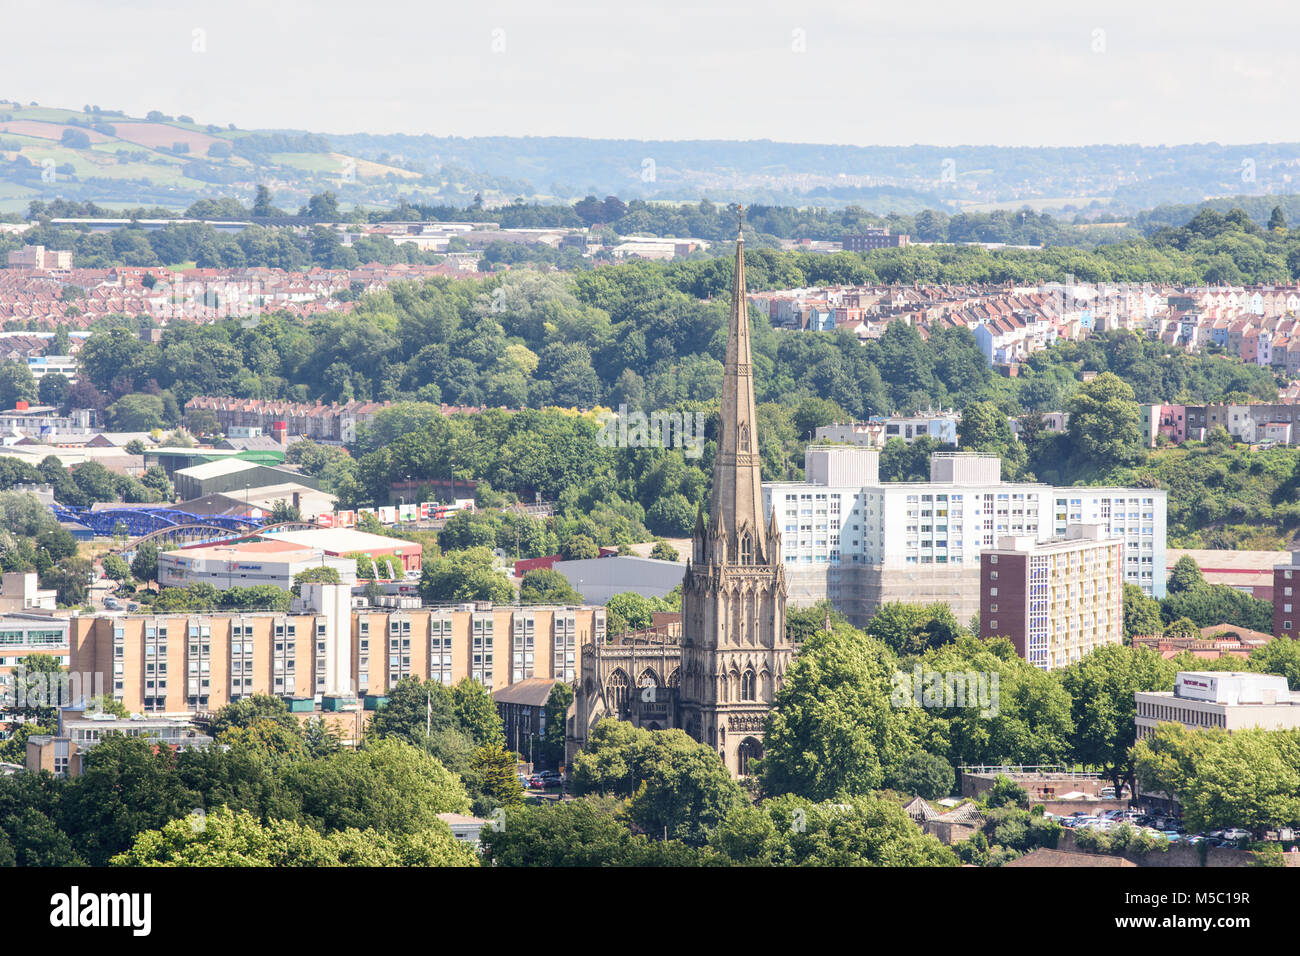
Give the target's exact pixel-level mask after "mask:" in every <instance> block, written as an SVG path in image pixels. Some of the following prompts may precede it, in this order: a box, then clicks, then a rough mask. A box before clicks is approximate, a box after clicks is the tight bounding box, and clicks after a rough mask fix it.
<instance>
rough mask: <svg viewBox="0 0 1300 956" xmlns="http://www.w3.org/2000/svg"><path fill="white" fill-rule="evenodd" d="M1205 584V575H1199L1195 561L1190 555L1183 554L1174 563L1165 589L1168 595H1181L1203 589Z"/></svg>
mask: <svg viewBox="0 0 1300 956" xmlns="http://www.w3.org/2000/svg"><path fill="white" fill-rule="evenodd" d="M1205 583H1206V581H1205V575H1204V574H1202V573H1201V568H1200V566H1199V565H1198V564H1197V563H1196V559H1195V558H1193V557H1192V556H1191V555H1190V554H1185V555H1183V556H1182V557H1181V558H1179V559H1178V560H1177V561H1175V562H1174V566H1173V568H1172V569H1170V571H1169V583H1168V585H1167V588H1168V592H1169V593H1170V594H1182V593H1184V592H1186V591H1194V590H1195V589H1197V588H1201V587H1204V586H1205Z"/></svg>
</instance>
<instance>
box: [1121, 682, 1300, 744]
mask: <svg viewBox="0 0 1300 956" xmlns="http://www.w3.org/2000/svg"><path fill="white" fill-rule="evenodd" d="M1134 698H1135V702H1136V705H1137V714H1136V716H1135V718H1134V722H1135V724H1136V726H1137V739H1138V740H1141V739H1143V738H1144V737H1149V736H1151V734H1152V733H1153V732H1154V731H1155V729H1156V727H1157V726H1158V725H1159V724H1162V723H1175V724H1182V725H1183V726H1184V727H1186V728H1188V729H1189V730H1199V729H1205V728H1209V727H1217V728H1218V729H1220V730H1228V731H1232V730H1251V729H1254V728H1260V729H1263V730H1295V729H1297V728H1300V695H1296V694H1294V693H1292V692H1291V691H1290V690H1289V689H1288V688H1287V683H1286V678H1285V677H1280V676H1278V675H1276V674H1255V673H1247V672H1241V671H1180V672H1179V673H1178V677H1177V678H1176V679H1175V681H1174V689H1173V690H1172V691H1139V692H1138V693H1136V694H1134Z"/></svg>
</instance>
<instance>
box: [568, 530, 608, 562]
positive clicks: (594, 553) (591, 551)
mask: <svg viewBox="0 0 1300 956" xmlns="http://www.w3.org/2000/svg"><path fill="white" fill-rule="evenodd" d="M560 554H561V555H562V556H563V558H564V560H565V561H587V560H590V559H592V558H598V557H600V547H599V546H598V545H597V544H596V542H595V541H593V540H591V538H589V537H587V536H586V535H585V534H575V535H573V536H572V537H570V538H569V539H568V540H566V541H565V542H564V544H562V545H560Z"/></svg>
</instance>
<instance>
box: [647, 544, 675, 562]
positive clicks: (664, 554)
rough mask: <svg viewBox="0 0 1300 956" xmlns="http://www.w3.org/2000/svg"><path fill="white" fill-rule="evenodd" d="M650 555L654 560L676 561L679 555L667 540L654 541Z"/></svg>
mask: <svg viewBox="0 0 1300 956" xmlns="http://www.w3.org/2000/svg"><path fill="white" fill-rule="evenodd" d="M650 557H652V558H654V559H655V560H656V561H676V560H678V559H679V558H680V557H681V555H679V554H678V553H677V549H676V548H674V547H673V546H672V545H671V544H669V543H668V542H667V541H656V542H655V546H654V547H653V548H651V549H650Z"/></svg>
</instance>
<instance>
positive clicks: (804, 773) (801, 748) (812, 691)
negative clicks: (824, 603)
mask: <svg viewBox="0 0 1300 956" xmlns="http://www.w3.org/2000/svg"><path fill="white" fill-rule="evenodd" d="M890 660H891V655H890V653H889V651H888V650H887V649H886V648H885V647H884V646H883V645H882V644H880V643H879V642H878V641H876V640H874V639H873V638H870V637H866V636H865V635H862V634H861V632H853V631H851V630H850V629H848V628H842V627H835V628H832V629H831V631H830V632H829V633H828V632H826V631H821V632H817V633H814V634H812V635H811V636H810V637H808V639H807V640H805V641H804V644H803V648H802V650H801V651H800V653H799V655H798V656H797V657H796V658H795V659H794V661H793V662H792V663H791V664H790V667H789V669H788V670H787V671H786V675H785V682H784V684H783V685H782V687H781V690H780V691H779V692H778V693H777V697H776V704H775V708H774V709H773V711H772V713H771V714H770V715H769V716H768V719H767V728H766V732H765V734H764V739H763V744H764V747H765V749H766V753H765V754H764V757H763V761H762V764H761V769H760V780H761V782H762V787H763V792H764V793H768V794H781V793H797V794H800V795H802V796H805V797H807V798H808V799H813V800H830V799H832V798H835V797H837V796H838V795H840V794H844V793H869V792H870V791H872V790H878V789H880V788H881V787H882V786H883V785H884V782H885V778H886V776H887V775H888V774H890V773H892V772H893V771H894V770H895V768H897V767H898V766H899V765H900V764H901V763H902V760H903V758H904V757H905V756H906V755H907V754H908V753H911V752H914V751H915V750H916V749H918V748H917V745H916V740H915V739H914V737H913V734H912V729H911V726H910V723H909V717H908V715H907V711H905V710H903V709H900V708H896V707H894V706H893V704H892V702H891V699H890V698H891V692H892V680H891V677H892V674H893V673H894V671H895V668H894V667H893V666H892V665H891V664H890V663H888V662H889V661H890Z"/></svg>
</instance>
